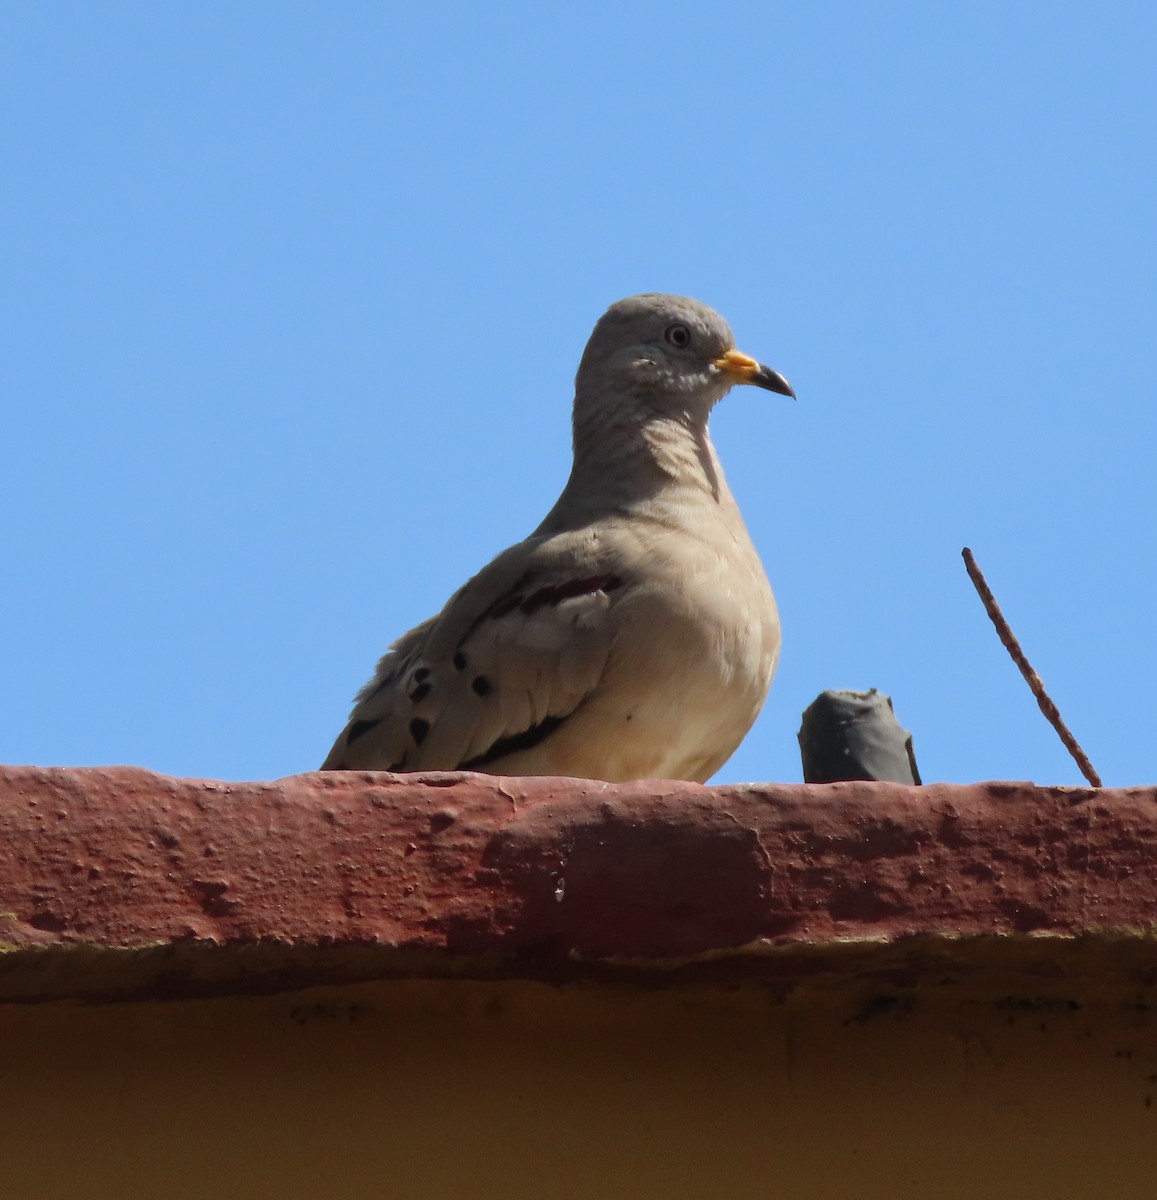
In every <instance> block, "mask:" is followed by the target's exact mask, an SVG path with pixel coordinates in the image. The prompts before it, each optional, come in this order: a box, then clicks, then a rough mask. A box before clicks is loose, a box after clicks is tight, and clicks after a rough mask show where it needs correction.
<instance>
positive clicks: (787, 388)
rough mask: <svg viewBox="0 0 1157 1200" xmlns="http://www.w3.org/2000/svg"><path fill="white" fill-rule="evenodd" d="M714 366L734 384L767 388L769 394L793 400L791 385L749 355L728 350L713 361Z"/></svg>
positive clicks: (793, 393)
mask: <svg viewBox="0 0 1157 1200" xmlns="http://www.w3.org/2000/svg"><path fill="white" fill-rule="evenodd" d="M714 366H716V367H718V368H719V370H720V371H724V372H726V374H728V375H730V376H731V378H732V380H733V381H734V382H735V383H751V384H754V385H755V386H756V387H761V388H767V390H768V391H769V392H779V394H780V395H781V396H790V397H791V398H792V399H793V400H794V399H795V392H794V391H792V387H791V384H790V383H788V381H787V380H786V379H784V377H783V376H782V375H781V374H780V373H779V372H778V371H773V370H772V369H771V368H770V367H765V366H764V365H763V363H760V362H756V361H755V359H754V358H752V357H751V355H750V354H744V353H743V352H742V351H739V350H728V351H727V353H726V354H724V355H722V356H721V357H720V358H717V359H716V360H715V363H714Z"/></svg>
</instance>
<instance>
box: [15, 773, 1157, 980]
mask: <svg viewBox="0 0 1157 1200" xmlns="http://www.w3.org/2000/svg"><path fill="white" fill-rule="evenodd" d="M1155 863H1157V789H1153V788H1133V789H1121V790H1109V789H1106V790H1102V791H1092V790H1089V789H1062V788H1039V787H1034V786H1033V785H1031V784H1027V783H987V784H977V785H971V786H949V785H932V786H928V787H922V788H913V787H901V786H897V785H893V784H868V783H844V784H829V785H824V786H811V787H808V786H803V785H774V784H758V785H749V786H736V787H718V788H709V787H701V786H698V785H694V784H681V783H668V782H646V783H635V784H626V785H607V784H599V783H592V782H587V781H577V780H567V779H511V778H496V777H491V776H484V775H462V774H445V775H443V774H432V775H425V776H422V775H396V776H395V775H388V774H369V773H352V772H351V773H324V774H312V775H302V776H296V777H292V778H289V779H283V780H279V781H277V782H274V783H217V782H208V781H201V780H188V779H171V778H167V777H164V776H158V775H154V774H152V773H150V772H147V771H144V770H140V769H136V768H115V769H86V770H62V769H52V770H50V769H38V768H30V767H10V768H4V769H0V951H2V953H0V999H6V1000H43V999H58V998H89V999H96V998H107V999H111V998H123V997H128V996H157V995H162V996H190V995H202V994H220V993H235V992H244V991H271V990H280V989H290V988H296V987H304V986H311V985H314V984H320V983H334V982H350V981H360V980H371V979H389V978H399V977H415V976H417V977H423V978H438V977H463V976H465V977H475V978H481V977H498V978H546V979H576V978H584V979H585V978H593V979H631V980H638V979H640V978H645V979H650V980H655V981H662V982H667V981H670V980H671V979H687V980H692V979H694V980H703V981H706V980H711V981H717V982H718V981H735V982H738V981H752V980H764V981H767V982H769V983H773V984H775V985H776V986H777V987H780V988H784V989H790V988H792V987H795V986H798V985H799V984H800V983H801V982H807V983H808V984H809V985H810V986H821V985H822V983H823V981H824V980H844V981H846V980H848V979H849V978H857V979H860V980H868V981H873V983H874V985H880V984H883V983H887V984H888V986H891V987H901V988H902V987H906V986H916V985H917V984H920V983H923V984H927V983H928V982H930V981H932V982H935V983H936V984H937V985H940V986H946V987H947V986H951V987H957V988H965V989H976V988H979V989H981V990H984V991H985V992H986V993H988V994H993V993H994V992H1003V991H1005V990H1009V991H1010V994H1011V992H1012V991H1015V992H1017V994H1022V995H1029V994H1031V995H1032V996H1043V995H1046V994H1048V995H1055V996H1064V995H1067V994H1069V993H1071V992H1072V991H1073V989H1074V987H1080V986H1091V985H1092V984H1093V983H1095V984H1096V986H1098V987H1104V986H1112V987H1114V988H1116V989H1117V990H1118V991H1119V992H1120V994H1121V996H1122V997H1124V996H1126V995H1134V994H1135V993H1136V992H1137V990H1138V989H1146V988H1148V987H1150V986H1151V985H1152V984H1153V982H1154V981H1155V980H1157V939H1154V937H1153V936H1152V935H1151V931H1152V929H1153V928H1154V927H1155V926H1157V880H1155V878H1154V864H1155ZM1026 989H1027V990H1026Z"/></svg>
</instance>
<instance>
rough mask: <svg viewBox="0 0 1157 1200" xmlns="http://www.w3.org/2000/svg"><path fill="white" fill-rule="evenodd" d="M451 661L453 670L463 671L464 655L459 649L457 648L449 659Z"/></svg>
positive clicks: (464, 664) (464, 667)
mask: <svg viewBox="0 0 1157 1200" xmlns="http://www.w3.org/2000/svg"><path fill="white" fill-rule="evenodd" d="M451 662H453V664H454V670H455V671H465V670H466V655H465V654H463V653H462V651H461V650H459V651H458V653H457V654H455V655H454V657H453V659H451Z"/></svg>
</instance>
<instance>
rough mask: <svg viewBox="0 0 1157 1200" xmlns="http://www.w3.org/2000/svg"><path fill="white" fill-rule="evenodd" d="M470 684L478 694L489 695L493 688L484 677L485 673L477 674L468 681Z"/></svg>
mask: <svg viewBox="0 0 1157 1200" xmlns="http://www.w3.org/2000/svg"><path fill="white" fill-rule="evenodd" d="M470 686H471V687H472V688H473V689H474V691H475V692H476V693H477V694H478V695H479V696H489V695H490V693H491V692H492V691H493V690H494V685H493V684H492V683H491V682H490V680H489V679H487V678H486V676H485V675H478V676H476V677H475V678H474V679H473V680H471V682H470Z"/></svg>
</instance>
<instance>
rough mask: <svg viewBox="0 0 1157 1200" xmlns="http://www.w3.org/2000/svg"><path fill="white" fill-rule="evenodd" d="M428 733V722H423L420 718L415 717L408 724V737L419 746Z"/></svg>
mask: <svg viewBox="0 0 1157 1200" xmlns="http://www.w3.org/2000/svg"><path fill="white" fill-rule="evenodd" d="M429 732H430V722H429V721H424V720H423V719H422V718H421V717H415V718H414V719H413V720H412V721H411V722H410V737H412V738H413V739H414V741H415V742H416V743H417V744H418V745H419V746H420V745H421V744H422V743H423V742H424V741H425V740H426V734H428V733H429Z"/></svg>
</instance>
